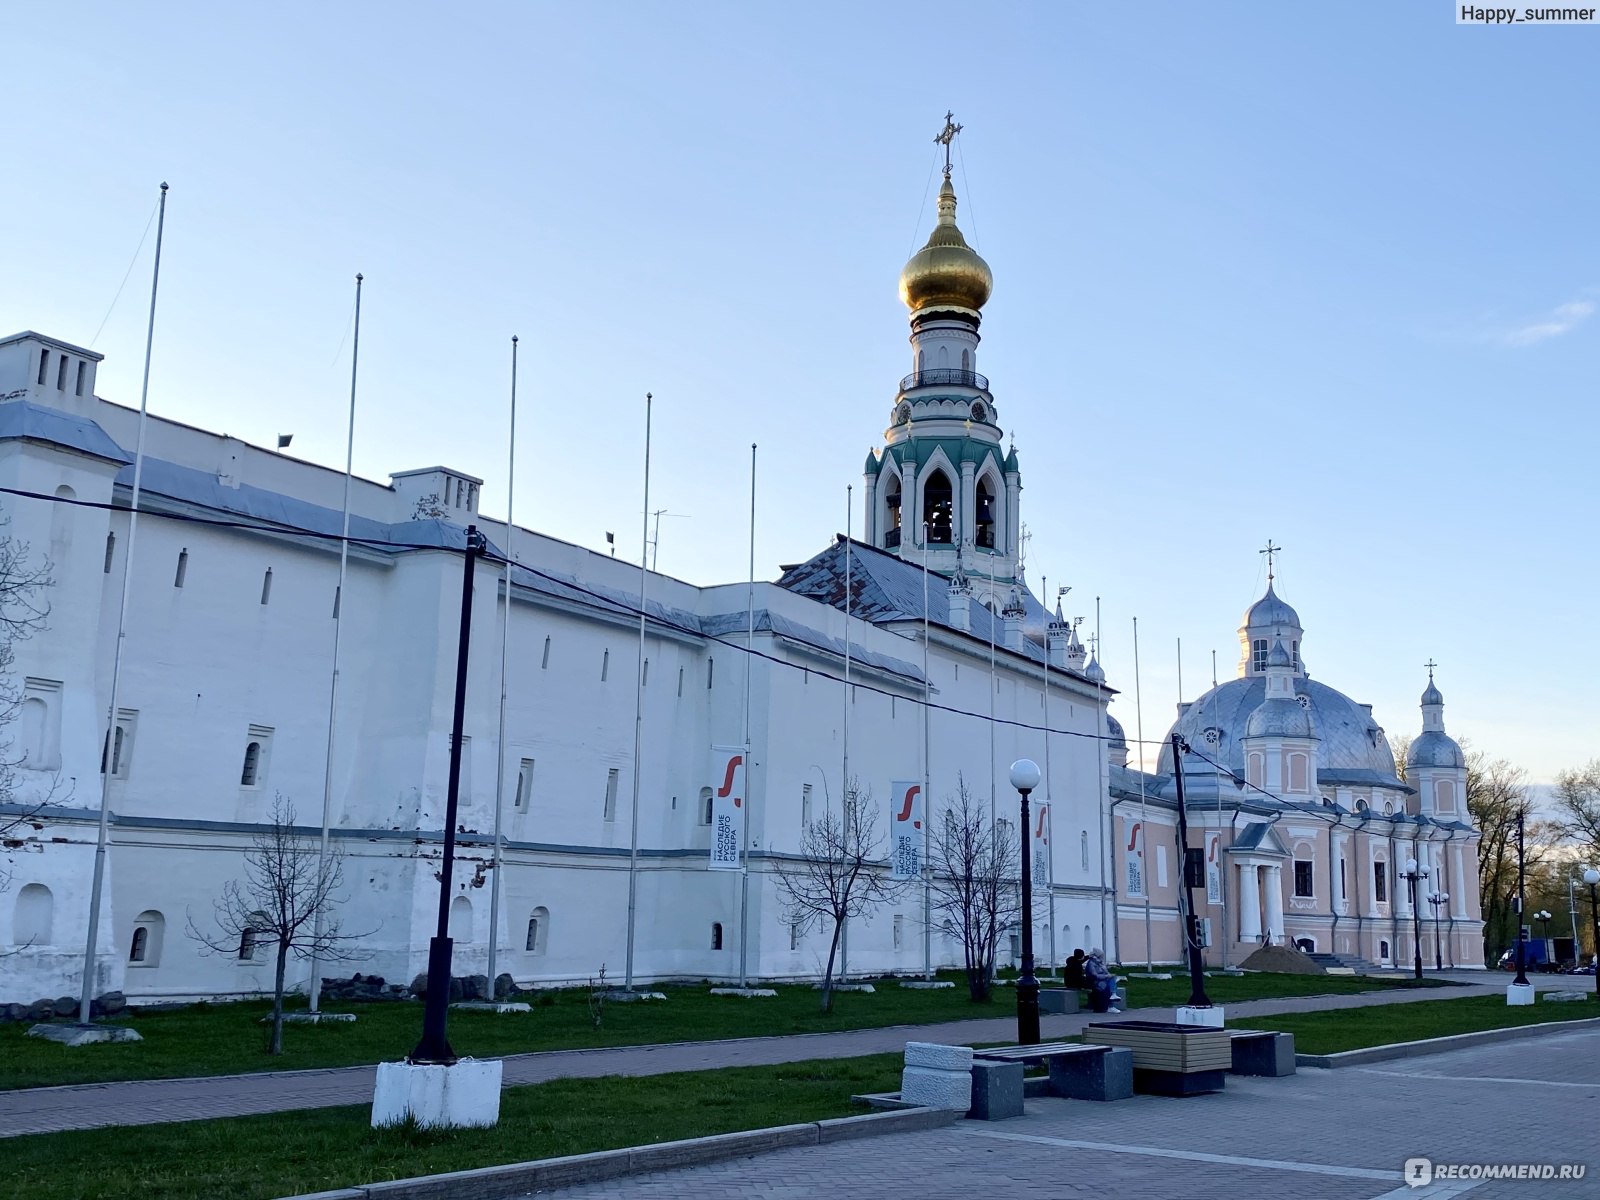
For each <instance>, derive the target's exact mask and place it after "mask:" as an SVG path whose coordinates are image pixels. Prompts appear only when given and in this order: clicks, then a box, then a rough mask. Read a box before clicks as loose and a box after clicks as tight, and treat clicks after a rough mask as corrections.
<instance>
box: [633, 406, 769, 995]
mask: <svg viewBox="0 0 1600 1200" xmlns="http://www.w3.org/2000/svg"><path fill="white" fill-rule="evenodd" d="M654 402H655V397H654V396H652V395H651V394H650V393H649V392H646V393H645V394H644V517H643V522H644V525H643V529H644V532H643V533H642V534H641V535H640V537H639V665H638V673H637V677H636V679H635V682H634V689H633V820H632V822H631V830H630V833H629V836H628V961H627V966H626V969H625V971H624V973H623V982H622V986H623V987H624V988H626V989H627V990H628V991H632V990H633V934H634V922H635V918H636V916H637V914H638V911H639V768H640V765H641V762H642V760H643V756H644V748H643V747H644V598H645V581H646V580H647V579H648V578H649V571H648V569H647V567H646V562H647V560H646V558H645V556H646V555H647V554H649V553H650V410H651V407H652V405H653V404H654ZM746 777H747V778H748V775H747V776H746Z"/></svg>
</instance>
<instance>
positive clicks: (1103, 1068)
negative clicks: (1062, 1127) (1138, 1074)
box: [972, 1042, 1133, 1100]
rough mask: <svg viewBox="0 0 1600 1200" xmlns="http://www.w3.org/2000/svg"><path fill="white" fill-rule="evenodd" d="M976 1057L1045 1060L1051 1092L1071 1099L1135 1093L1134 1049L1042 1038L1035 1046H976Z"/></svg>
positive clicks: (1122, 1097) (1122, 1096)
mask: <svg viewBox="0 0 1600 1200" xmlns="http://www.w3.org/2000/svg"><path fill="white" fill-rule="evenodd" d="M972 1056H973V1058H974V1059H985V1060H988V1061H990V1062H1002V1063H1036V1062H1042V1063H1045V1064H1046V1065H1047V1066H1048V1067H1049V1069H1050V1094H1051V1095H1052V1096H1061V1097H1064V1098H1066V1099H1069V1100H1126V1099H1127V1098H1128V1097H1130V1096H1132V1095H1133V1053H1132V1052H1131V1051H1128V1050H1122V1049H1119V1048H1116V1047H1112V1046H1088V1045H1085V1044H1084V1043H1082V1042H1040V1043H1038V1044H1037V1045H1032V1046H994V1047H991V1048H989V1049H987V1050H974V1051H973V1052H972Z"/></svg>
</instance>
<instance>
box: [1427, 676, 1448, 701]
mask: <svg viewBox="0 0 1600 1200" xmlns="http://www.w3.org/2000/svg"><path fill="white" fill-rule="evenodd" d="M1422 703H1423V704H1425V705H1427V704H1443V703H1444V694H1443V693H1442V692H1440V691H1439V689H1438V688H1437V687H1435V686H1434V683H1433V676H1432V675H1431V674H1430V675H1429V676H1428V688H1427V690H1426V691H1425V692H1423V693H1422Z"/></svg>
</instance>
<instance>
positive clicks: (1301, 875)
mask: <svg viewBox="0 0 1600 1200" xmlns="http://www.w3.org/2000/svg"><path fill="white" fill-rule="evenodd" d="M1315 884H1316V877H1315V875H1314V874H1313V873H1312V864H1311V863H1309V862H1307V861H1306V860H1305V859H1303V858H1297V859H1295V861H1294V894H1295V895H1296V896H1300V897H1307V896H1314V895H1316V892H1315V890H1314V888H1315Z"/></svg>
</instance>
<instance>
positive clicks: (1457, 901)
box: [1450, 843, 1467, 917]
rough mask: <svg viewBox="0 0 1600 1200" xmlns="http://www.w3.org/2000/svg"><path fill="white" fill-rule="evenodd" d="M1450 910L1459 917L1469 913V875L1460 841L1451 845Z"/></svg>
mask: <svg viewBox="0 0 1600 1200" xmlns="http://www.w3.org/2000/svg"><path fill="white" fill-rule="evenodd" d="M1450 912H1451V913H1452V914H1453V915H1454V916H1457V917H1465V916H1466V915H1467V876H1466V872H1465V870H1464V869H1463V867H1462V865H1461V846H1460V844H1459V843H1457V844H1456V845H1454V846H1451V847H1450Z"/></svg>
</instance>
